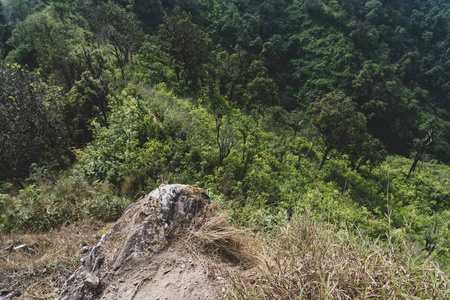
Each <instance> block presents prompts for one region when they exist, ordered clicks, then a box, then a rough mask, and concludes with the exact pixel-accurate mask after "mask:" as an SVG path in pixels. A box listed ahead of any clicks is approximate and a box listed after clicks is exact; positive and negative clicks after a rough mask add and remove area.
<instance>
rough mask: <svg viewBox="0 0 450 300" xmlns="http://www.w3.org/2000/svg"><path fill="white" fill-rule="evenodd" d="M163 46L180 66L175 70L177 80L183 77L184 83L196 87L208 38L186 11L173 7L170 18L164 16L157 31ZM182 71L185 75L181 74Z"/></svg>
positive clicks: (206, 52) (205, 58)
mask: <svg viewBox="0 0 450 300" xmlns="http://www.w3.org/2000/svg"><path fill="white" fill-rule="evenodd" d="M159 39H160V42H161V45H162V46H163V48H164V49H165V50H166V51H167V52H169V53H170V54H171V55H172V56H173V57H174V58H175V60H177V61H178V62H179V63H180V65H181V66H182V68H183V70H180V69H179V70H176V73H177V77H178V80H182V79H184V81H185V84H186V85H191V86H194V87H198V86H199V84H200V80H201V79H202V78H203V77H204V67H203V64H204V63H206V62H207V60H208V57H209V50H208V45H209V43H210V40H209V38H208V36H207V34H206V33H204V32H203V31H201V30H200V29H199V28H198V26H197V25H195V24H194V23H192V22H191V20H190V16H189V15H188V14H187V13H186V12H181V11H180V8H179V7H178V8H175V9H174V11H173V15H172V17H171V18H166V20H165V21H164V23H163V24H162V25H161V28H160V31H159ZM182 71H185V72H186V76H182ZM183 77H184V78H183Z"/></svg>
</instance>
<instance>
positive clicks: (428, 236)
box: [0, 0, 450, 298]
mask: <svg viewBox="0 0 450 300" xmlns="http://www.w3.org/2000/svg"><path fill="white" fill-rule="evenodd" d="M449 45H450V4H449V3H447V1H439V0H426V1H405V0H395V1H384V0H383V1H376V0H371V1H356V0H339V1H336V0H322V1H320V0H298V1H296V0H292V1H290V0H274V1H253V0H250V1H248V0H222V1H219V0H214V1H204V0H193V1H167V0H161V1H160V0H153V1H138V0H134V1H131V0H121V1H119V0H117V1H91V0H76V1H71V0H65V1H64V0H59V1H40V0H20V1H9V0H1V1H0V60H1V62H0V193H1V194H0V230H1V231H2V232H23V231H43V230H44V231H45V230H48V229H50V228H53V227H57V226H61V225H63V224H66V223H74V222H79V221H81V220H84V219H86V218H88V217H96V218H98V219H100V220H103V221H113V220H114V219H116V218H117V217H119V216H120V214H121V213H122V211H123V209H125V207H126V206H127V205H129V204H130V203H131V202H132V201H134V200H137V199H139V197H141V196H142V195H143V194H144V193H146V192H148V191H150V190H152V189H153V188H155V187H156V186H158V185H159V184H162V183H165V184H167V183H186V184H191V185H196V186H200V187H203V188H204V189H206V190H207V191H208V193H209V194H211V195H214V197H215V198H217V199H220V201H221V203H222V206H223V207H224V208H225V209H227V210H228V211H229V213H230V216H231V220H230V221H231V222H233V223H234V224H235V225H236V226H244V227H249V228H252V229H253V230H261V231H264V232H266V233H270V232H272V231H274V232H276V230H277V227H279V226H281V224H284V223H283V222H285V221H286V220H290V219H291V220H294V219H296V218H299V217H298V216H299V214H300V215H302V214H305V212H310V213H309V214H310V215H311V217H314V218H316V219H320V220H321V222H322V221H323V222H324V223H326V224H331V225H332V226H334V229H333V230H336V231H339V232H341V231H346V232H347V234H349V235H350V236H351V239H350V238H349V239H350V240H352V241H354V240H356V238H355V237H353V236H354V232H356V231H360V232H364V234H365V235H367V236H368V237H369V238H370V239H374V240H376V239H378V242H377V243H384V245H387V247H390V246H389V245H400V244H402V243H404V242H405V243H407V244H408V245H411V247H414V248H415V249H418V251H416V252H415V254H414V255H416V258H414V260H416V259H422V258H425V257H426V258H427V259H431V260H433V261H435V262H439V263H440V264H441V266H443V267H444V268H446V270H448V268H449V267H450V265H449V261H450V231H449V229H450V194H449V193H450V185H449V180H450V179H449V176H450V166H449V163H450V123H449V121H448V120H449V119H450V118H449V114H450V106H449V105H450V101H449V100H450V99H449V95H450V68H449V64H450V50H449ZM365 235H364V236H365ZM394 248H395V249H398V251H399V252H404V249H403V248H402V247H394ZM402 249H403V250H402ZM355 251H360V252H361V253H371V250H370V247H369V248H367V249H365V250H364V249H363V250H361V249H359V250H355ZM389 251H391V250H389ZM395 255H397V254H395ZM398 255H400V254H398ZM420 257H421V258H420ZM414 270H416V269H414ZM390 271H392V270H390ZM414 272H415V271H414ZM411 284H415V283H411ZM376 288H377V287H376ZM255 292H256V291H255ZM320 293H324V292H323V291H321V292H320ZM420 293H422V292H420ZM420 293H419V294H418V295H424V294H420ZM424 293H425V292H424ZM321 295H322V294H321ZM268 297H269V298H270V296H268Z"/></svg>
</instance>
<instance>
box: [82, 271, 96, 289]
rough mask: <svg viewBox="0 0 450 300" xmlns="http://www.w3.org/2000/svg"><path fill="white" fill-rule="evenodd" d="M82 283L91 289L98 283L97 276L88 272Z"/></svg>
mask: <svg viewBox="0 0 450 300" xmlns="http://www.w3.org/2000/svg"><path fill="white" fill-rule="evenodd" d="M84 284H86V285H87V286H88V287H90V288H92V289H95V288H96V287H97V286H98V285H99V284H100V279H98V277H97V276H95V275H94V274H89V275H88V276H87V277H86V279H85V280H84Z"/></svg>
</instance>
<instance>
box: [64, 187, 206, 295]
mask: <svg viewBox="0 0 450 300" xmlns="http://www.w3.org/2000/svg"><path fill="white" fill-rule="evenodd" d="M209 202H210V200H209V197H208V196H207V195H206V193H205V192H204V191H203V190H202V189H198V188H193V187H190V186H186V185H165V186H160V187H159V188H158V189H156V190H154V191H152V192H151V193H150V194H148V195H147V196H146V197H145V198H143V199H142V200H140V201H138V202H137V203H135V204H133V205H131V206H129V207H128V208H127V209H126V210H125V212H124V213H123V215H122V216H121V217H120V219H119V220H117V222H116V223H115V224H114V225H113V226H112V227H111V228H110V229H109V230H108V231H107V232H106V234H104V235H103V237H102V238H101V240H100V242H99V243H98V244H97V245H95V246H93V247H91V248H89V250H88V251H87V253H86V255H85V256H84V257H83V259H82V265H81V266H80V267H79V268H78V269H77V270H76V271H75V273H73V274H72V276H70V278H69V279H68V280H67V281H66V282H65V283H64V286H63V288H62V292H61V295H60V299H64V300H68V299H99V298H102V292H103V290H105V288H107V287H108V286H110V285H112V284H113V283H117V282H120V281H119V280H118V278H117V276H118V274H124V273H125V272H128V273H127V274H132V275H135V274H134V273H139V272H137V271H139V269H140V268H141V267H142V266H141V265H142V263H146V264H151V261H152V259H151V258H152V256H153V255H155V254H157V253H159V252H161V251H163V250H166V249H167V247H168V245H169V243H170V241H171V239H172V238H173V237H174V236H175V235H176V234H177V232H178V231H179V230H180V229H182V228H185V227H187V226H188V225H189V222H190V221H191V220H192V219H193V217H194V216H195V215H196V214H197V213H198V212H199V211H200V210H201V209H203V207H204V206H205V205H206V204H208V203H209ZM146 267H148V265H147V266H146ZM133 269H134V270H135V271H134V273H133ZM150 269H151V268H150ZM130 272H131V273H130Z"/></svg>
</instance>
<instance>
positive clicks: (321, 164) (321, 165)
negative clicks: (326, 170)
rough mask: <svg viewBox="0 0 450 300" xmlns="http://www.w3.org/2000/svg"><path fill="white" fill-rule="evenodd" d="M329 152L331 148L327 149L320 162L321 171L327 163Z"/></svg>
mask: <svg viewBox="0 0 450 300" xmlns="http://www.w3.org/2000/svg"><path fill="white" fill-rule="evenodd" d="M329 152H330V149H328V148H327V150H325V153H324V154H323V157H322V162H321V163H320V166H319V171H320V170H322V167H323V165H324V164H325V161H326V160H327V156H328V153H329Z"/></svg>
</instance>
